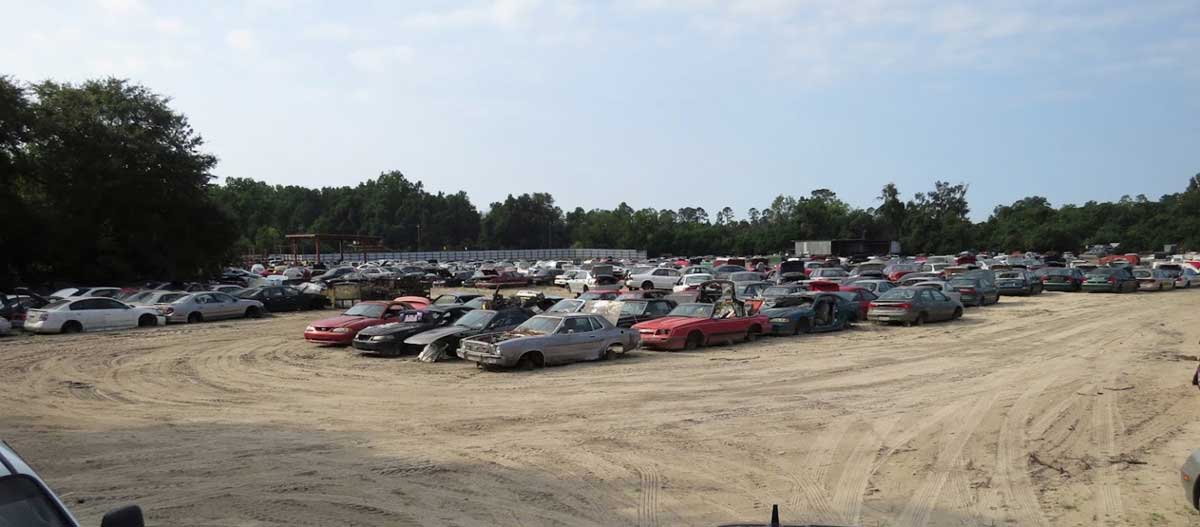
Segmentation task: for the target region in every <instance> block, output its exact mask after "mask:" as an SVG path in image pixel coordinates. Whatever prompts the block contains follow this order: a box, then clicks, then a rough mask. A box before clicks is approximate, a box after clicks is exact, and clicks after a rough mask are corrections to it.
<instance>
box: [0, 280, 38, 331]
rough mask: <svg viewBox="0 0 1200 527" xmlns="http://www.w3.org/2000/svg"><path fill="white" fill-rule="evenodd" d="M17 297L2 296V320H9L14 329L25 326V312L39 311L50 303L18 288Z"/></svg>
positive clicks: (0, 314)
mask: <svg viewBox="0 0 1200 527" xmlns="http://www.w3.org/2000/svg"><path fill="white" fill-rule="evenodd" d="M14 292H15V293H17V294H15V295H4V294H0V318H4V319H7V320H8V321H9V322H11V323H12V325H13V327H21V326H23V325H24V324H25V312H26V311H28V310H30V309H37V308H40V307H42V306H44V305H46V304H49V303H50V301H49V300H47V299H46V298H45V297H43V296H41V295H39V294H37V293H34V292H33V291H30V290H28V289H24V288H18V289H17V290H16V291H14Z"/></svg>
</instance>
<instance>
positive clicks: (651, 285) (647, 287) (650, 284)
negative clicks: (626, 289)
mask: <svg viewBox="0 0 1200 527" xmlns="http://www.w3.org/2000/svg"><path fill="white" fill-rule="evenodd" d="M653 289H654V282H651V281H649V280H646V281H645V282H642V290H643V291H650V290H653Z"/></svg>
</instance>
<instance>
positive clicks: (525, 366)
mask: <svg viewBox="0 0 1200 527" xmlns="http://www.w3.org/2000/svg"><path fill="white" fill-rule="evenodd" d="M545 365H546V362H545V361H544V360H543V359H542V354H541V353H538V352H536V351H530V352H526V353H525V354H524V355H521V358H520V359H518V360H517V368H518V369H521V370H525V371H531V370H534V369H537V368H541V367H543V366H545Z"/></svg>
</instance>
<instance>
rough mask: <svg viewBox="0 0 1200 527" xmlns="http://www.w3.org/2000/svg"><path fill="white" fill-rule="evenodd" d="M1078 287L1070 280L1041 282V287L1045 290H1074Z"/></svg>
mask: <svg viewBox="0 0 1200 527" xmlns="http://www.w3.org/2000/svg"><path fill="white" fill-rule="evenodd" d="M1078 287H1079V286H1077V285H1075V284H1073V283H1071V282H1042V289H1045V290H1047V291H1075V290H1076V288H1078Z"/></svg>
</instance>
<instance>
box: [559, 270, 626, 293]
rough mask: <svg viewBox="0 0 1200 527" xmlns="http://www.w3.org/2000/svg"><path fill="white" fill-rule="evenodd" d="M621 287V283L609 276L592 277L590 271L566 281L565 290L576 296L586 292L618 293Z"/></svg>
mask: <svg viewBox="0 0 1200 527" xmlns="http://www.w3.org/2000/svg"><path fill="white" fill-rule="evenodd" d="M610 282H611V283H610ZM621 285H622V284H621V281H620V280H617V279H616V278H614V277H613V276H612V275H611V274H602V275H593V274H592V272H591V271H584V272H582V273H580V274H577V275H575V278H572V279H570V280H567V290H568V291H570V292H572V293H576V294H582V293H586V292H588V291H620V290H621Z"/></svg>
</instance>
